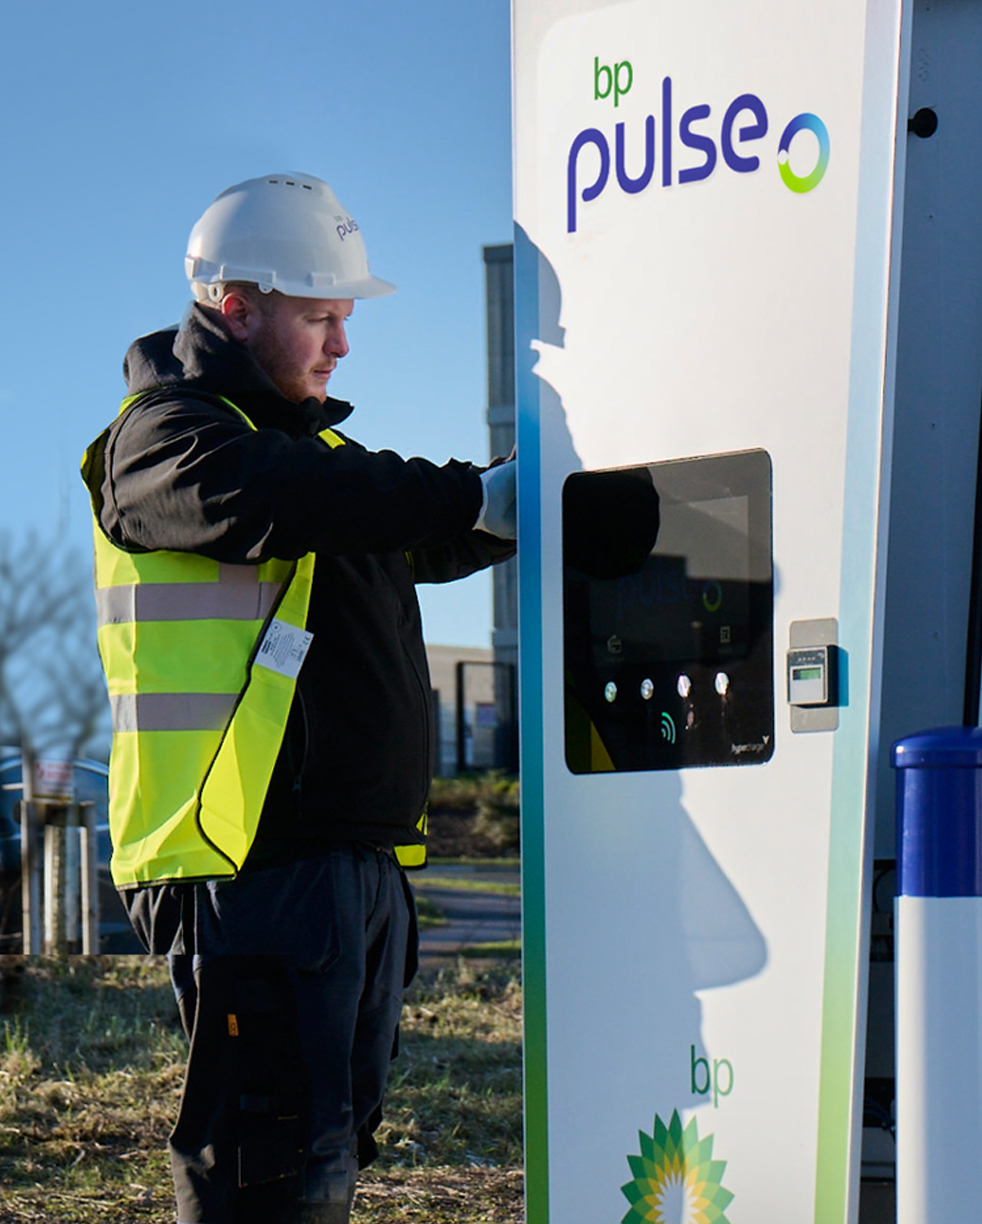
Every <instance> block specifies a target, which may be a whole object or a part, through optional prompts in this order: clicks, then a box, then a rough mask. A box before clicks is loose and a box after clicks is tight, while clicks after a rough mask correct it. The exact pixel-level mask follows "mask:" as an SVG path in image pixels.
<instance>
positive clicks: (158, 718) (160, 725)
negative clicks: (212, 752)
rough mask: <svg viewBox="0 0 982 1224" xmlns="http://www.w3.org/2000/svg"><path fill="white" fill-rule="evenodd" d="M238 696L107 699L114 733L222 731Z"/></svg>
mask: <svg viewBox="0 0 982 1224" xmlns="http://www.w3.org/2000/svg"><path fill="white" fill-rule="evenodd" d="M238 697H239V695H238V693H122V694H119V695H118V696H116V697H110V699H109V704H110V705H111V706H112V713H113V730H114V731H117V732H118V731H222V730H223V729H224V728H225V726H226V724H227V723H228V720H229V718H230V717H231V716H232V711H233V709H234V708H235V703H236V701H237V700H238Z"/></svg>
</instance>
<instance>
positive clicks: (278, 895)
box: [127, 845, 417, 1224]
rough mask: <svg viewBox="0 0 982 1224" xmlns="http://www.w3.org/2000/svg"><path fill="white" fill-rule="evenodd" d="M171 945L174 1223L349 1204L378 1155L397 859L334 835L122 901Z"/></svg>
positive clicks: (394, 1004)
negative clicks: (180, 1055) (285, 858)
mask: <svg viewBox="0 0 982 1224" xmlns="http://www.w3.org/2000/svg"><path fill="white" fill-rule="evenodd" d="M127 900H128V903H129V909H130V916H131V919H132V920H133V923H134V926H135V927H136V929H137V932H138V933H139V934H140V935H141V937H142V938H143V939H144V942H145V943H146V944H147V946H148V948H149V949H150V950H153V951H164V950H165V948H164V947H162V944H163V943H165V942H167V931H168V929H171V930H173V931H174V932H175V937H174V939H173V941H172V942H170V943H169V944H168V947H169V949H170V953H169V961H170V966H171V977H172V980H173V983H174V990H175V994H176V996H177V1000H178V1005H179V1008H180V1012H181V1018H182V1020H183V1023H184V1027H185V1030H186V1032H187V1034H188V1036H189V1039H190V1042H191V1048H190V1053H189V1057H188V1065H187V1073H186V1077H185V1084H184V1094H183V1097H182V1100H181V1110H180V1114H179V1117H178V1120H177V1125H176V1126H175V1128H174V1131H173V1134H172V1135H171V1166H172V1170H173V1175H174V1186H175V1190H176V1194H177V1207H178V1221H179V1224H259V1222H260V1221H261V1222H262V1224H279V1222H280V1221H282V1222H283V1224H289V1221H290V1220H291V1219H292V1217H293V1214H294V1213H295V1212H296V1211H297V1209H298V1205H299V1204H300V1203H304V1202H308V1203H344V1202H346V1201H348V1200H349V1199H350V1195H351V1192H352V1188H353V1185H354V1181H355V1178H356V1176H357V1172H358V1169H359V1167H360V1166H364V1165H365V1164H367V1163H368V1161H369V1160H371V1159H372V1157H373V1156H374V1155H375V1153H376V1151H377V1149H376V1148H375V1145H374V1140H373V1139H372V1131H373V1130H374V1129H375V1127H376V1126H377V1125H378V1122H379V1120H380V1119H381V1103H382V1096H383V1093H384V1089H385V1079H386V1073H387V1070H388V1066H389V1063H390V1061H391V1058H392V1055H393V1052H394V1048H395V1043H396V1037H397V1029H398V1023H399V1015H400V1010H401V1006H402V994H403V988H404V986H406V985H408V983H409V981H410V980H411V978H412V975H413V973H414V972H415V968H416V945H417V934H416V924H415V914H414V910H413V902H412V894H411V890H410V888H409V885H408V883H407V882H406V879H405V876H404V874H403V872H402V870H401V869H400V867H399V866H398V864H397V862H396V860H395V857H394V855H392V854H391V853H389V852H387V851H384V850H377V849H374V848H371V847H368V846H362V845H342V846H338V847H336V848H333V849H331V850H329V851H328V852H327V853H325V854H324V855H322V856H319V857H317V858H311V859H304V860H302V861H299V862H296V863H292V864H290V865H289V866H284V867H270V868H266V869H263V870H259V871H255V872H246V873H243V874H242V875H240V876H238V877H237V878H236V879H234V880H227V881H223V880H215V881H209V882H204V883H199V884H183V885H155V886H152V888H151V889H145V890H141V893H138V894H130V895H129V897H128V898H127Z"/></svg>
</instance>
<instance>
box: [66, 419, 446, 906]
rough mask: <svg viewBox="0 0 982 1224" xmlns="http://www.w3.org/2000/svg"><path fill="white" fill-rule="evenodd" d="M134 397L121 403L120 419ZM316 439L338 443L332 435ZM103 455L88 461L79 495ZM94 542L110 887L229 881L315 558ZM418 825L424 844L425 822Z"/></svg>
mask: <svg viewBox="0 0 982 1224" xmlns="http://www.w3.org/2000/svg"><path fill="white" fill-rule="evenodd" d="M139 398H140V396H129V397H127V398H126V399H124V400H123V403H122V406H121V408H120V412H125V411H126V410H127V409H128V408H129V407H130V406H131V405H132V404H133V403H134V402H135V401H136V400H137V399H139ZM223 403H225V404H226V406H227V407H229V408H230V409H232V410H233V411H235V412H236V413H238V415H239V416H241V417H242V418H243V420H245V421H246V422H247V424H248V425H249V426H250V428H253V429H254V428H255V426H254V425H253V424H252V422H251V421H250V420H249V418H248V417H247V416H246V415H245V413H243V412H242V411H241V409H239V408H237V407H236V406H235V405H234V404H232V403H231V402H230V401H229V400H225V399H223ZM320 437H321V438H322V440H323V441H324V442H326V443H327V445H328V446H330V447H332V448H333V447H336V446H343V445H344V439H343V438H341V437H340V436H339V435H338V434H336V433H334V432H333V430H330V429H326V430H324V431H323V432H322V433H321V434H320ZM101 444H102V439H97V440H96V442H94V443H93V444H92V446H90V447H89V449H88V450H87V451H86V453H85V458H84V460H83V463H82V474H83V476H84V477H85V478H86V483H87V484H88V480H89V478H90V477H91V474H92V471H93V464H94V462H95V454H96V450H97V448H98V447H99V446H100V445H101ZM92 492H93V498H94V494H95V490H92ZM94 541H95V586H96V592H95V595H96V611H97V617H98V625H99V629H98V638H99V653H100V655H101V658H102V665H103V668H104V670H105V673H106V682H107V685H108V689H109V700H110V704H111V706H112V716H113V743H112V756H111V758H110V763H109V829H110V835H111V838H112V844H113V856H112V862H111V868H112V876H113V881H114V883H115V884H116V885H117V886H119V887H123V888H125V887H132V886H134V885H139V884H147V883H152V882H155V881H161V880H188V879H203V878H216V877H231V876H234V875H235V874H236V872H237V871H238V870H239V869H240V868H241V867H242V865H243V863H244V862H245V859H246V855H247V854H248V853H249V848H250V846H251V845H252V842H253V840H254V838H255V835H256V830H257V828H258V826H259V817H260V814H261V812H262V807H263V801H264V799H265V797H266V791H267V789H268V787H269V781H270V778H271V777H272V773H273V766H274V765H275V763H276V758H277V756H278V755H279V751H280V746H281V744H282V742H283V736H284V733H285V731H286V724H287V718H288V716H289V713H290V706H291V705H292V702H293V696H294V692H295V689H296V683H297V682H296V675H297V673H298V672H299V666H297V665H296V660H297V656H298V654H299V657H300V661H301V662H302V653H300V652H301V651H302V650H303V641H304V639H303V636H302V635H303V633H304V627H305V625H306V622H307V611H308V608H309V605H310V590H311V584H312V581H313V576H314V560H315V557H314V554H313V553H307V554H306V555H305V556H303V557H301V558H300V559H299V560H298V561H296V562H292V561H281V560H276V559H274V560H270V561H265V562H263V563H262V564H261V565H226V564H222V563H220V562H218V561H212V560H210V559H209V558H208V557H203V556H199V555H198V554H196V553H184V552H168V551H164V550H158V551H154V552H147V553H128V552H124V551H123V550H122V549H120V548H117V547H116V545H115V544H113V543H112V542H111V541H110V540H109V539H108V537H107V536H106V535H105V533H104V532H103V530H102V528H101V527H100V526H99V523H98V519H97V518H96V521H95V524H94ZM277 644H278V645H279V647H280V649H279V650H277V649H276V646H277ZM283 647H285V648H286V649H285V651H284V649H283ZM284 655H285V656H286V664H285V665H284V658H283V656H284ZM291 655H292V656H293V666H290V656H291ZM264 659H268V660H269V662H270V663H271V665H270V666H267V665H265V664H264V662H263V660H264ZM291 673H292V674H291ZM417 827H418V828H419V829H420V831H421V832H422V833H425V831H426V814H425V812H424V814H423V815H422V816H421V817H420V820H419V824H418V826H417ZM396 853H397V856H398V858H399V861H400V863H402V865H403V866H404V867H422V866H425V864H426V848H425V846H422V845H411V846H399V847H397V848H396Z"/></svg>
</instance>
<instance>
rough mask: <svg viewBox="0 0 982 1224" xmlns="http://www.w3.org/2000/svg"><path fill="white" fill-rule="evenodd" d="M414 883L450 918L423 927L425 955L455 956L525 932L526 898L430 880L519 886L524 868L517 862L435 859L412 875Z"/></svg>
mask: <svg viewBox="0 0 982 1224" xmlns="http://www.w3.org/2000/svg"><path fill="white" fill-rule="evenodd" d="M411 878H412V882H413V887H414V888H416V889H417V891H419V892H420V893H421V894H422V895H424V896H426V897H428V898H429V899H430V900H431V901H433V902H434V904H436V905H438V906H439V907H440V909H441V910H442V911H443V914H444V916H445V917H446V919H447V921H446V923H444V924H443V925H442V926H434V927H428V928H427V929H425V930H423V931H421V932H420V955H421V957H422V959H423V960H424V962H425V961H426V960H434V959H437V960H440V959H445V958H447V957H454V956H457V955H458V954H459V953H461V952H462V951H463V950H464V949H465V948H475V946H476V945H479V944H485V943H501V942H504V941H507V940H515V939H519V938H520V937H521V931H522V918H521V910H522V903H521V898H520V897H519V896H518V895H517V894H510V895H507V896H501V895H499V894H497V893H493V892H481V891H477V890H475V889H473V888H467V889H463V888H452V887H441V886H440V885H439V884H436V885H429V884H428V883H427V878H430V879H434V880H437V881H439V880H441V879H443V880H454V881H456V880H460V881H461V883H464V882H466V883H468V884H477V885H480V884H487V885H488V886H490V887H493V886H494V885H495V884H510V885H517V884H518V883H519V878H520V876H519V870H518V868H517V867H515V866H510V865H509V866H504V867H503V866H499V865H497V864H495V863H494V862H493V861H492V862H490V863H488V864H487V865H484V864H481V865H480V866H469V865H468V866H459V865H457V864H453V865H446V866H445V865H442V864H439V863H437V864H433V865H432V866H431V867H429V868H427V870H426V871H425V872H420V873H419V874H417V875H413V876H412V877H411Z"/></svg>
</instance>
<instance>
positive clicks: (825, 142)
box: [777, 114, 829, 193]
mask: <svg viewBox="0 0 982 1224" xmlns="http://www.w3.org/2000/svg"><path fill="white" fill-rule="evenodd" d="M799 132H814V133H815V136H816V137H817V138H818V161H817V162H816V163H815V168H814V170H812V172H811V173H810V174H795V172H794V171H793V170H792V169H791V141H792V140H794V138H795V136H797V134H798V133H799ZM828 166H829V129H828V128H827V127H826V126H825V124H824V123H823V122H822V121H821V119H819V117H818V115H810V114H804V115H795V117H794V118H793V119H792V120H791V122H790V123H789V124H788V126H787V127H786V128H785V129H784V131H783V132H782V133H781V143H780V144H779V145H778V147H777V168H778V170H779V171H780V174H781V179H782V181H783V183H784V185H785V187H788V188H790V190H791V191H797V192H799V193H801V192H805V191H811V190H812V188H813V187H817V186H818V184H819V183H820V182H821V181H822V179H823V178H824V177H825V171H826V170H827V169H828Z"/></svg>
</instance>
